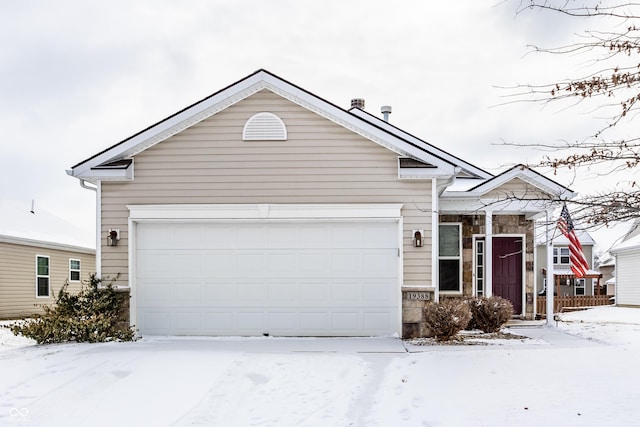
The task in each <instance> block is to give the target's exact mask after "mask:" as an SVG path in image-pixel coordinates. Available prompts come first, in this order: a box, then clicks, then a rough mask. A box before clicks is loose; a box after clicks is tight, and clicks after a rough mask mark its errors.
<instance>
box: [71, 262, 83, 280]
mask: <svg viewBox="0 0 640 427" xmlns="http://www.w3.org/2000/svg"><path fill="white" fill-rule="evenodd" d="M72 261H78V268H77V269H73V268H71V262H72ZM72 271H77V272H78V280H74V279H72V278H71V272H72ZM81 279H82V261H80V260H79V259H78V258H69V281H70V282H79V281H80V280H81Z"/></svg>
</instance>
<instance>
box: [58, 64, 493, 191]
mask: <svg viewBox="0 0 640 427" xmlns="http://www.w3.org/2000/svg"><path fill="white" fill-rule="evenodd" d="M264 89H267V90H270V91H271V92H273V93H276V94H277V95H280V96H282V97H283V98H285V99H288V100H289V101H291V102H294V103H295V104H298V105H300V106H302V107H304V108H307V109H308V110H310V111H313V112H315V113H317V114H319V115H320V116H322V117H325V118H327V119H329V120H331V121H333V122H335V123H337V124H339V125H341V126H343V127H345V128H347V129H349V130H351V131H353V132H355V133H357V134H359V135H361V136H363V137H365V138H367V139H369V140H371V141H373V142H375V143H377V144H379V145H381V146H383V147H385V148H387V149H389V150H391V151H392V152H394V153H396V154H398V155H399V156H404V157H410V158H413V159H416V160H419V161H421V162H424V163H426V164H428V165H430V168H429V175H430V176H434V177H437V176H441V177H451V176H454V175H455V174H458V173H460V172H461V171H462V172H464V174H465V175H466V176H472V177H475V178H482V179H488V178H491V174H489V173H487V172H485V171H483V170H482V169H480V168H477V167H476V166H473V165H471V164H470V163H467V162H465V161H463V160H461V159H459V158H457V157H455V156H453V155H451V154H449V153H446V152H444V151H442V150H440V149H438V148H436V147H434V146H432V145H430V144H428V143H426V142H425V141H423V140H421V139H419V138H416V137H415V136H412V135H410V134H408V133H406V132H404V131H402V130H400V129H398V128H396V127H394V126H392V125H390V124H388V123H387V122H384V121H382V120H379V119H377V118H375V117H373V116H370V115H368V114H367V113H364V112H362V110H359V109H353V110H350V111H347V110H345V109H342V108H340V107H338V106H337V105H335V104H332V103H331V102H329V101H326V100H324V99H323V98H320V97H318V96H317V95H314V94H313V93H311V92H309V91H307V90H305V89H302V88H301V87H299V86H296V85H294V84H292V83H290V82H288V81H286V80H284V79H282V78H280V77H278V76H276V75H275V74H272V73H270V72H269V71H266V70H264V69H260V70H258V71H256V72H254V73H253V74H250V75H249V76H247V77H245V78H243V79H241V80H239V81H237V82H235V83H233V84H231V85H229V86H227V87H225V88H224V89H222V90H220V91H218V92H216V93H214V94H212V95H209V96H208V97H206V98H204V99H202V100H200V101H198V102H196V103H194V104H192V105H190V106H188V107H186V108H184V109H182V110H180V111H178V112H176V113H175V114H173V115H171V116H169V117H167V118H165V119H163V120H161V121H159V122H157V123H155V124H154V125H152V126H149V127H148V128H146V129H143V130H142V131H140V132H138V133H136V134H135V135H132V136H130V137H129V138H126V139H124V140H123V141H120V142H119V143H117V144H115V145H113V146H111V147H109V148H107V149H105V150H103V151H101V152H99V153H97V154H95V155H94V156H92V157H90V158H88V159H86V160H83V161H82V162H80V163H78V164H76V165H75V166H73V167H72V168H71V170H68V171H67V173H68V174H69V175H71V176H74V177H77V178H79V179H82V180H87V181H91V182H95V181H97V180H130V179H133V170H132V168H133V163H132V162H128V163H127V162H123V161H125V160H128V159H129V160H130V159H131V158H132V157H133V156H135V155H136V154H138V153H140V152H142V151H144V150H146V149H147V148H150V147H152V146H153V145H155V144H157V143H159V142H161V141H163V140H165V139H167V138H169V137H171V136H172V135H175V134H177V133H179V132H181V131H182V130H184V129H186V128H188V127H190V126H192V125H194V124H196V123H198V122H200V121H202V120H204V119H206V118H208V117H211V116H213V115H214V114H216V113H218V112H219V111H222V110H224V109H225V108H228V107H230V106H231V105H234V104H235V103H237V102H239V101H241V100H243V99H245V98H247V97H249V96H251V95H253V94H255V93H257V92H259V91H261V90H264ZM112 165H117V167H113V166H112Z"/></svg>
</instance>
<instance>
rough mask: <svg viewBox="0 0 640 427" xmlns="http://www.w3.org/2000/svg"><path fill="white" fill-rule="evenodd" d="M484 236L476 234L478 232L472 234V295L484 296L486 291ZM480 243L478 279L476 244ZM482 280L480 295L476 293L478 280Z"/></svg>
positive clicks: (485, 248)
mask: <svg viewBox="0 0 640 427" xmlns="http://www.w3.org/2000/svg"><path fill="white" fill-rule="evenodd" d="M485 242H486V241H485V237H484V234H482V235H478V234H474V235H473V252H472V256H473V296H485V293H486V283H487V271H486V265H487V247H486V243H485ZM479 243H482V246H483V248H482V250H483V251H482V266H481V267H482V279H480V278H479V277H478V267H480V266H479V265H478V244H479ZM479 280H482V295H479V294H478V281H479Z"/></svg>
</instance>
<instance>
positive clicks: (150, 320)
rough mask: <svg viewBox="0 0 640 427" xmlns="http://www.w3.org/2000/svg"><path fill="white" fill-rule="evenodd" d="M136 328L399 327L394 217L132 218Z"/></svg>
mask: <svg viewBox="0 0 640 427" xmlns="http://www.w3.org/2000/svg"><path fill="white" fill-rule="evenodd" d="M135 245H136V252H135V254H136V260H135V274H136V281H135V290H134V292H135V296H136V297H135V304H136V326H137V327H139V328H140V331H141V332H142V333H143V334H156V335H158V334H162V335H263V334H269V335H288V336H372V335H388V334H393V333H395V332H399V330H398V329H399V324H400V312H399V310H400V307H399V305H400V297H399V295H400V287H399V280H398V260H399V258H398V223H397V222H393V221H388V222H376V221H366V222H362V221H358V222H355V221H354V222H347V221H344V222H309V221H300V222H291V221H287V222H268V221H262V222H259V221H258V222H248V223H247V222H224V223H220V222H218V223H211V222H210V223H139V224H138V225H137V228H136V243H135Z"/></svg>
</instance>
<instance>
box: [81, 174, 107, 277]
mask: <svg viewBox="0 0 640 427" xmlns="http://www.w3.org/2000/svg"><path fill="white" fill-rule="evenodd" d="M79 180H80V187H82V188H84V189H86V190H91V191H93V192H95V193H96V227H95V229H96V236H95V237H96V277H98V278H100V277H101V276H102V247H101V239H100V235H101V234H102V233H101V232H100V230H101V228H102V225H101V224H102V221H101V220H102V204H101V193H102V191H101V190H102V188H101V187H102V186H101V181H97V182H96V186H95V187H93V186H91V185H87V182H86V181H85V180H84V179H81V178H79Z"/></svg>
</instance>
